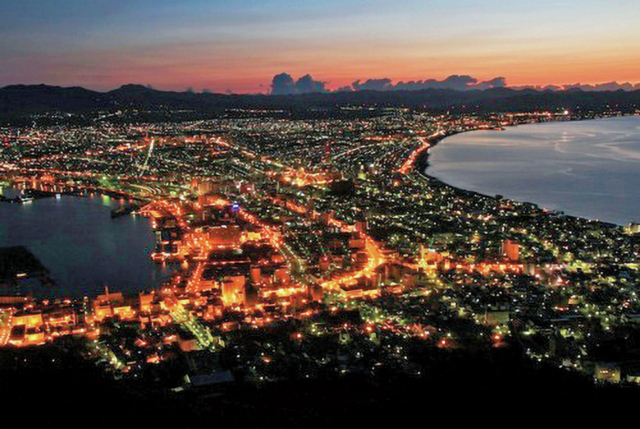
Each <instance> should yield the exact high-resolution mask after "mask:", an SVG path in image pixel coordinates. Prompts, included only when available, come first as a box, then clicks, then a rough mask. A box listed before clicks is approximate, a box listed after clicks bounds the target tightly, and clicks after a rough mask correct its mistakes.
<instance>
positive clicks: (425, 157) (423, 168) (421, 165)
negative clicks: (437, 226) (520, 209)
mask: <svg viewBox="0 0 640 429" xmlns="http://www.w3.org/2000/svg"><path fill="white" fill-rule="evenodd" d="M628 117H640V114H629V115H614V116H604V117H597V118H576V119H567V120H555V121H553V120H552V121H538V122H526V123H521V124H513V125H506V126H504V128H515V127H518V126H521V125H538V124H551V123H563V122H584V121H596V120H602V119H613V118H628ZM474 131H499V129H480V128H476V129H471V130H464V131H456V132H452V133H450V134H449V133H448V134H445V135H444V136H442V137H439V138H437V139H434V140H431V141H430V147H429V150H426V151H424V152H422V153H421V154H419V155H418V158H417V159H416V163H415V166H414V170H415V171H416V172H417V173H418V175H420V176H421V177H423V178H425V179H427V180H428V181H430V182H435V183H437V184H439V185H441V186H447V187H449V188H452V189H454V190H455V191H457V192H462V193H464V194H467V195H473V196H477V197H481V198H489V199H492V200H496V201H498V200H499V199H498V198H496V196H497V195H500V194H497V193H496V194H494V195H489V194H484V193H482V192H478V191H473V190H470V189H464V188H461V187H458V186H455V185H452V184H450V183H447V182H445V181H444V180H442V179H440V178H438V177H436V176H434V175H431V174H428V173H427V170H428V168H429V156H430V155H431V149H433V148H434V147H436V146H437V145H438V144H440V143H442V142H443V141H444V140H445V139H447V138H448V137H453V136H455V135H459V134H464V133H470V132H474ZM502 199H505V200H509V201H513V202H517V203H520V204H529V205H533V206H535V207H536V208H537V209H538V210H541V211H544V212H547V213H548V214H554V213H556V214H558V215H561V216H565V217H569V218H574V219H581V220H584V221H588V222H597V223H599V224H604V225H608V226H612V225H613V226H616V227H620V228H623V227H624V226H626V225H623V224H618V223H614V222H606V221H602V220H599V219H592V218H588V217H583V216H575V215H571V214H566V213H565V212H564V211H563V210H554V209H545V208H544V207H540V205H539V204H538V203H535V202H530V201H521V200H518V199H513V198H509V197H507V196H503V198H502Z"/></svg>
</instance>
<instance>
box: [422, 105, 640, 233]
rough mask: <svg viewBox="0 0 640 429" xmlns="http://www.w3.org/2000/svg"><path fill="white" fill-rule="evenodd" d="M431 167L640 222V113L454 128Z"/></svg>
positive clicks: (466, 180)
mask: <svg viewBox="0 0 640 429" xmlns="http://www.w3.org/2000/svg"><path fill="white" fill-rule="evenodd" d="M426 172H427V174H429V175H431V176H434V177H437V178H438V179H440V180H442V181H443V182H445V183H448V184H450V185H453V186H456V187H459V188H463V189H468V190H473V191H476V192H480V193H482V194H486V195H496V194H499V195H503V196H504V197H506V198H510V199H513V200H518V201H527V202H531V203H535V204H538V205H539V206H540V207H546V208H549V209H552V210H559V211H563V212H564V213H566V214H568V215H573V216H579V217H584V218H588V219H598V220H601V221H605V222H611V223H616V224H619V225H625V224H628V223H630V222H640V116H627V117H616V118H607V119H595V120H587V121H572V122H553V123H541V124H527V125H520V126H517V127H507V128H506V130H504V131H472V132H468V133H461V134H457V135H454V136H451V137H448V138H446V139H444V140H442V141H441V142H440V143H438V144H437V145H436V146H435V147H434V148H432V149H431V152H430V157H429V166H428V167H427V170H426Z"/></svg>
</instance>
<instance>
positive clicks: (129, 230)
mask: <svg viewBox="0 0 640 429" xmlns="http://www.w3.org/2000/svg"><path fill="white" fill-rule="evenodd" d="M4 193H5V195H8V196H12V194H11V190H7V189H6V188H5V192H4ZM117 204H118V202H117V201H116V200H114V199H112V198H109V197H107V196H95V197H83V198H80V197H72V196H66V195H63V196H61V197H60V198H44V199H39V200H35V201H32V202H30V203H26V204H8V203H4V204H0V219H1V220H2V222H0V247H6V246H25V247H26V248H27V249H29V250H30V251H31V252H32V253H33V254H34V255H35V256H36V257H37V258H38V259H39V260H40V262H41V263H42V264H43V265H44V266H45V267H46V268H47V269H48V270H49V271H50V272H51V276H52V277H53V279H54V280H55V282H56V284H57V286H56V287H55V289H52V290H42V289H41V288H40V287H39V285H37V284H36V283H30V282H25V283H24V284H22V285H21V290H20V292H22V293H26V292H33V293H34V294H35V295H36V296H41V297H58V296H65V297H66V296H69V297H78V296H83V295H89V296H93V295H97V294H100V293H104V290H105V286H108V287H109V290H110V291H112V292H114V291H122V292H123V293H135V292H138V291H142V290H145V289H149V288H151V287H154V286H156V285H158V284H159V283H160V282H161V281H162V280H163V279H164V278H165V277H166V269H163V268H162V267H161V266H157V265H156V264H154V263H153V262H152V261H151V259H150V257H149V254H150V253H151V252H152V251H153V248H154V246H155V235H154V232H153V230H152V229H151V226H150V225H149V221H148V219H146V218H142V217H133V216H123V217H119V218H116V219H112V218H111V216H110V211H111V209H113V208H114V207H116V206H117Z"/></svg>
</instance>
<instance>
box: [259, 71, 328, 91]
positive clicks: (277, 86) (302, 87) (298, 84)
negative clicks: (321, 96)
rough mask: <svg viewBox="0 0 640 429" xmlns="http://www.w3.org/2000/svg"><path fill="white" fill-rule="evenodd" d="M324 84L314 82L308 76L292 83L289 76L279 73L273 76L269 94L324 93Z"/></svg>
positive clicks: (291, 78)
mask: <svg viewBox="0 0 640 429" xmlns="http://www.w3.org/2000/svg"><path fill="white" fill-rule="evenodd" d="M325 84H326V83H325V82H322V81H319V80H314V79H313V78H312V77H311V75H309V74H307V75H304V76H302V77H301V78H299V79H298V80H297V81H294V80H293V77H291V75H290V74H288V73H280V74H277V75H275V76H274V77H273V80H272V81H271V94H272V95H289V94H309V93H312V92H326V89H325Z"/></svg>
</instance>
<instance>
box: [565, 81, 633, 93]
mask: <svg viewBox="0 0 640 429" xmlns="http://www.w3.org/2000/svg"><path fill="white" fill-rule="evenodd" d="M634 88H635V89H638V85H637V84H636V85H635V87H634V85H633V84H631V83H629V82H625V83H618V82H607V83H599V84H597V85H583V84H580V83H575V84H572V85H564V89H580V90H582V91H618V90H620V89H621V90H623V91H633V90H634Z"/></svg>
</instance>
